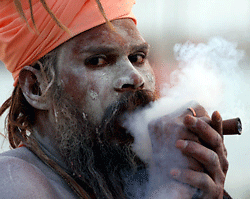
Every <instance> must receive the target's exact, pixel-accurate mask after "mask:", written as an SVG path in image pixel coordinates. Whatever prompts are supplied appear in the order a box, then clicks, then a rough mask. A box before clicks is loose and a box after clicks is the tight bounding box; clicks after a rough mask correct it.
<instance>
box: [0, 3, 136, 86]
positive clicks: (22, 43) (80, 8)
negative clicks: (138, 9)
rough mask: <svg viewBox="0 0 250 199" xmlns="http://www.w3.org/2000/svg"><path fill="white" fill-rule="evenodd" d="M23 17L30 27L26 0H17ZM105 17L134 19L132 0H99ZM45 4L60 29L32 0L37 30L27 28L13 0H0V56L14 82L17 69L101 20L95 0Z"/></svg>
mask: <svg viewBox="0 0 250 199" xmlns="http://www.w3.org/2000/svg"><path fill="white" fill-rule="evenodd" d="M20 2H21V4H22V9H23V11H24V14H25V17H26V18H27V20H28V22H29V24H30V27H33V25H32V20H31V14H30V6H29V1H28V0H20ZM100 2H101V4H102V6H103V8H104V12H105V14H106V16H107V18H108V19H109V20H114V19H120V18H131V19H133V20H134V22H135V23H136V19H135V17H134V15H133V13H132V12H131V9H132V6H133V4H134V3H135V1H134V0H101V1H100ZM46 3H47V5H48V7H49V8H50V9H51V10H52V12H53V13H54V14H55V16H56V17H57V18H58V19H59V20H60V21H61V22H62V24H63V25H65V26H66V27H67V28H68V29H69V30H70V34H69V33H68V32H66V31H65V30H63V29H61V28H60V27H59V26H58V25H57V24H56V22H55V21H54V20H53V19H52V18H51V16H50V15H49V13H48V12H47V11H46V10H45V8H44V7H43V6H42V4H41V2H40V0H32V9H33V16H34V20H35V23H36V27H37V29H38V31H39V34H37V33H35V32H32V31H30V29H29V27H28V25H27V24H26V23H25V21H24V20H23V19H22V18H21V17H20V14H19V13H18V12H17V10H16V8H15V4H14V1H13V0H0V60H1V61H3V62H4V64H5V67H6V68H7V69H8V70H9V71H10V72H11V73H12V76H13V78H14V80H15V82H14V86H15V85H16V84H17V82H18V75H19V72H20V70H21V69H22V68H23V67H24V66H25V65H30V64H32V63H34V62H35V61H37V60H39V59H40V58H41V57H43V56H44V55H46V54H47V53H48V52H50V51H52V50H53V49H55V48H56V47H57V46H59V45H60V44H62V43H64V42H65V41H67V40H68V39H70V38H72V37H74V36H75V35H77V34H79V33H81V32H84V31H86V30H88V29H91V28H93V27H95V26H98V25H100V24H103V23H105V19H104V17H103V16H102V14H101V12H100V10H99V8H98V4H97V3H96V1H95V0H47V1H46Z"/></svg>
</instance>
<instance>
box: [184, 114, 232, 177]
mask: <svg viewBox="0 0 250 199" xmlns="http://www.w3.org/2000/svg"><path fill="white" fill-rule="evenodd" d="M217 116H218V114H217V113H214V114H213V117H216V119H213V118H212V123H213V124H214V125H215V126H216V127H215V128H217V130H218V131H220V132H221V134H220V133H218V132H217V131H216V130H215V129H213V128H212V127H211V126H210V125H209V124H208V123H206V122H205V121H203V120H201V119H198V118H195V117H192V116H186V117H185V119H184V124H185V125H186V127H187V128H188V129H189V130H190V131H192V132H193V133H195V134H196V135H197V136H198V137H199V140H201V142H202V144H203V145H204V146H206V147H208V149H211V150H212V151H214V152H215V153H216V154H217V155H218V157H219V161H220V165H221V168H222V170H223V172H224V173H226V172H227V170H228V161H227V159H226V150H225V146H224V143H223V137H222V124H221V121H220V120H221V119H220V117H219V120H217V119H218V117H217ZM216 120H217V121H216Z"/></svg>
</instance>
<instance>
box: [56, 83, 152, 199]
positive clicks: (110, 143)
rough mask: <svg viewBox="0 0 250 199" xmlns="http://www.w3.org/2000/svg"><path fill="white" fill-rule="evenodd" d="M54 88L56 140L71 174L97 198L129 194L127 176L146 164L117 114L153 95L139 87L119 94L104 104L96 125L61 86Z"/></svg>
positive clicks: (140, 103)
mask: <svg viewBox="0 0 250 199" xmlns="http://www.w3.org/2000/svg"><path fill="white" fill-rule="evenodd" d="M55 91H56V92H54V95H53V97H54V99H53V100H54V102H55V103H54V109H55V112H56V117H57V118H56V121H57V122H56V131H57V141H58V144H59V149H60V153H61V155H62V157H63V159H64V161H65V163H66V165H67V167H68V169H69V170H70V175H71V176H72V177H73V178H75V180H76V181H77V182H78V183H79V184H80V185H81V186H82V187H83V188H84V189H85V190H86V191H87V192H89V193H91V194H92V195H95V197H96V198H108V199H111V198H121V199H122V198H128V195H127V193H128V192H129V194H130V195H131V193H130V192H131V191H130V190H128V187H130V186H127V185H128V184H131V182H132V181H131V180H130V179H132V178H134V177H135V176H137V175H138V172H139V173H141V172H144V173H145V172H146V165H145V164H144V163H143V162H142V161H141V160H140V159H139V157H138V156H136V154H135V153H134V152H133V151H132V150H131V144H132V143H133V137H132V136H131V134H129V133H127V132H126V130H125V129H123V128H122V127H121V126H120V125H119V123H120V122H121V121H119V120H117V118H121V116H122V115H123V114H124V112H126V111H134V110H135V109H138V107H142V106H145V105H147V104H148V103H149V102H150V101H152V100H154V97H153V96H154V95H153V94H152V93H150V92H146V91H138V92H136V93H135V92H131V93H128V94H126V95H124V96H122V98H121V99H120V100H119V101H118V102H115V103H114V104H112V105H111V106H110V107H109V108H107V110H106V112H105V114H104V117H103V121H102V123H101V125H99V126H95V125H94V124H92V123H91V122H90V121H89V120H88V118H86V117H83V115H82V113H81V111H79V110H78V109H77V107H75V106H74V103H73V102H72V101H71V99H70V98H69V97H68V96H67V95H66V94H65V93H64V91H63V90H62V89H61V88H57V89H55ZM55 93H56V94H55ZM144 176H146V173H145V175H144ZM128 182H129V183H128ZM136 192H137V191H136ZM132 195H133V194H132ZM132 195H131V196H132ZM129 198H134V197H129ZM137 198H139V197H138V196H137Z"/></svg>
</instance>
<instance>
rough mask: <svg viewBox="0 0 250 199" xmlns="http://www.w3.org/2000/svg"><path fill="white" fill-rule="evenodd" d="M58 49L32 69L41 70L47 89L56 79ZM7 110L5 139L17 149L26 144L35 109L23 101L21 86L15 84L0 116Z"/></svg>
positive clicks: (1, 108)
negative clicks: (21, 144) (23, 143)
mask: <svg viewBox="0 0 250 199" xmlns="http://www.w3.org/2000/svg"><path fill="white" fill-rule="evenodd" d="M57 52H58V48H56V49H54V50H53V51H51V52H50V53H48V54H46V55H45V56H44V57H42V58H41V59H40V60H39V61H38V62H36V63H35V64H34V65H33V67H34V68H36V69H38V70H41V73H42V75H43V76H44V78H46V82H45V83H46V84H47V89H46V90H49V86H50V85H51V84H52V83H54V80H55V78H56V62H57ZM37 92H39V91H37ZM7 109H9V112H8V113H7V117H6V119H5V126H6V128H7V137H8V140H9V142H10V146H11V147H12V148H17V147H18V146H19V144H20V143H21V142H26V141H27V138H28V135H29V133H30V130H31V125H32V124H33V122H34V118H35V109H34V107H32V106H31V105H30V104H29V103H28V102H27V100H26V99H25V97H24V95H23V92H22V89H21V86H20V84H19V83H17V86H16V87H15V88H14V90H13V92H12V95H11V96H10V97H9V98H8V99H7V100H6V101H5V102H4V103H3V105H2V106H1V107H0V116H1V115H2V114H3V113H4V112H5V111H7Z"/></svg>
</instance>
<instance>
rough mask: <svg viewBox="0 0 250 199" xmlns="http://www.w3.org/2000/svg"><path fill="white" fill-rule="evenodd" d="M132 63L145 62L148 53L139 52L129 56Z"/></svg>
mask: <svg viewBox="0 0 250 199" xmlns="http://www.w3.org/2000/svg"><path fill="white" fill-rule="evenodd" d="M128 58H129V60H130V62H131V63H134V64H143V63H144V61H145V58H146V55H145V54H144V53H137V54H133V55H129V56H128Z"/></svg>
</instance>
